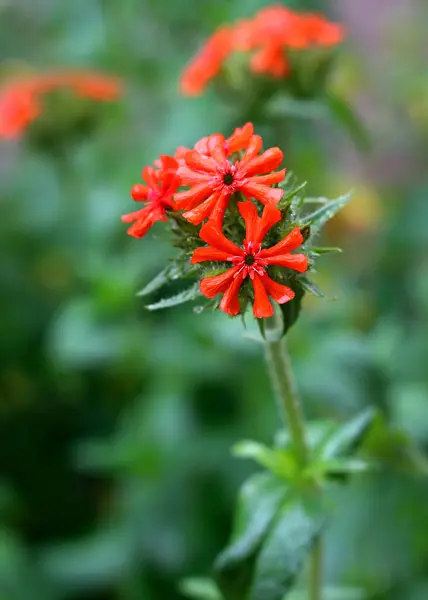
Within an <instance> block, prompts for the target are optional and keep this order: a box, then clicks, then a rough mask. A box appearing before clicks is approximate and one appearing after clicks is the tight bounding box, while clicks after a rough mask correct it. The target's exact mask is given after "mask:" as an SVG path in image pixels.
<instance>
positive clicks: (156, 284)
mask: <svg viewBox="0 0 428 600" xmlns="http://www.w3.org/2000/svg"><path fill="white" fill-rule="evenodd" d="M179 271H180V269H178V267H177V265H168V266H167V267H165V269H163V271H161V272H160V273H158V274H157V275H156V277H154V278H153V279H152V280H151V281H150V282H149V283H148V284H147V285H145V286H144V287H143V289H142V290H140V291H139V292H138V293H137V296H148V295H149V294H152V293H153V292H155V291H156V290H158V289H159V288H161V287H162V286H163V285H165V283H168V281H171V279H173V278H174V277H173V274H174V273H177V274H178V273H179Z"/></svg>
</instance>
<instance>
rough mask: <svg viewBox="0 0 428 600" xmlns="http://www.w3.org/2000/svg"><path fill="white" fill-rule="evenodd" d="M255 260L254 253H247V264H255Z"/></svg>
mask: <svg viewBox="0 0 428 600" xmlns="http://www.w3.org/2000/svg"><path fill="white" fill-rule="evenodd" d="M255 260H256V259H255V258H254V256H253V255H252V254H247V255H246V256H245V264H246V265H249V266H251V265H253V264H254V262H255Z"/></svg>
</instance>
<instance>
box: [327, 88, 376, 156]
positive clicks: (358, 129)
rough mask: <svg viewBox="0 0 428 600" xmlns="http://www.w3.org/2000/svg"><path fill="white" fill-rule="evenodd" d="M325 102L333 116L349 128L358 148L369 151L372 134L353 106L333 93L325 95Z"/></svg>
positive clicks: (348, 130)
mask: <svg viewBox="0 0 428 600" xmlns="http://www.w3.org/2000/svg"><path fill="white" fill-rule="evenodd" d="M325 103H326V106H327V108H328V110H329V112H330V114H331V116H332V117H333V118H334V119H335V120H336V121H337V122H338V123H340V124H341V125H342V126H343V128H344V129H346V130H347V132H348V133H349V135H350V136H351V138H352V139H353V141H354V143H355V145H356V146H357V148H358V149H359V150H361V151H362V152H369V151H370V150H371V140H370V136H369V134H368V132H367V129H366V128H365V126H364V125H363V123H362V122H361V119H360V118H359V116H358V115H357V113H356V112H355V110H354V109H353V107H352V106H351V105H350V104H349V103H348V102H346V100H344V99H343V98H340V97H339V96H335V95H333V94H328V95H327V96H325Z"/></svg>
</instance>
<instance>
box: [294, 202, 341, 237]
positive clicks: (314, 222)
mask: <svg viewBox="0 0 428 600" xmlns="http://www.w3.org/2000/svg"><path fill="white" fill-rule="evenodd" d="M350 199H351V193H350V192H348V193H347V194H344V195H343V196H339V198H336V199H335V200H327V199H325V203H324V204H323V205H322V206H321V208H318V209H317V210H316V211H314V212H313V213H311V214H310V215H308V216H306V217H305V218H304V225H310V227H311V235H312V236H313V235H314V234H316V233H318V232H319V231H320V230H321V228H322V227H323V225H324V224H325V223H327V221H329V220H330V219H332V218H333V217H334V216H335V215H336V213H338V212H339V210H340V209H341V208H343V207H344V206H345V204H347V203H348V202H349V200H350Z"/></svg>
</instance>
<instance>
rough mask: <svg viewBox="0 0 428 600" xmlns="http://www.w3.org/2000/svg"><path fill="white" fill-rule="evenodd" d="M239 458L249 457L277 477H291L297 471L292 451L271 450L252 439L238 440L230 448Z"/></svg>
mask: <svg viewBox="0 0 428 600" xmlns="http://www.w3.org/2000/svg"><path fill="white" fill-rule="evenodd" d="M232 451H233V454H234V455H235V456H237V457H239V458H251V459H253V460H255V461H256V462H257V463H258V464H259V465H261V466H262V467H265V469H268V470H269V471H271V472H272V473H273V474H274V475H277V476H278V477H283V478H285V479H291V478H292V477H294V476H295V475H296V473H297V471H298V466H297V463H296V461H295V458H294V455H293V453H292V452H287V451H285V450H272V449H271V448H268V446H265V445H264V444H260V443H259V442H255V441H253V440H243V441H242V442H238V443H237V444H235V446H234V447H233V449H232Z"/></svg>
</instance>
